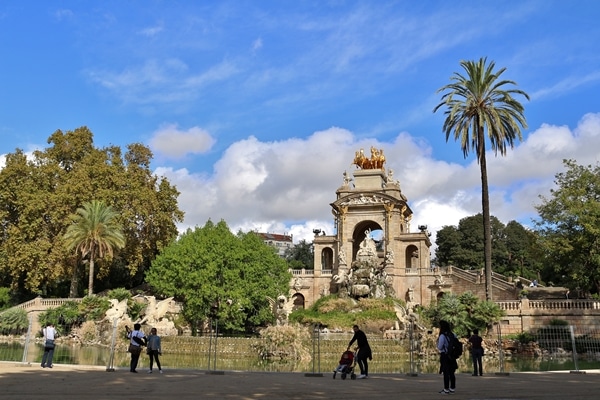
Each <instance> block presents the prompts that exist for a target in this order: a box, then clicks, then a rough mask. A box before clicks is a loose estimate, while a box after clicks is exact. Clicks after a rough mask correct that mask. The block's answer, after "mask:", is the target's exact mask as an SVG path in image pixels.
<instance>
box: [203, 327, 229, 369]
mask: <svg viewBox="0 0 600 400" xmlns="http://www.w3.org/2000/svg"><path fill="white" fill-rule="evenodd" d="M214 322H215V330H214V336H215V345H214V350H213V343H212V338H213V320H212V319H211V320H210V332H209V340H208V371H207V372H206V373H207V374H211V375H225V371H217V339H218V337H219V320H218V319H216V318H215V320H214ZM211 356H212V362H213V366H212V369H211V366H210V360H211Z"/></svg>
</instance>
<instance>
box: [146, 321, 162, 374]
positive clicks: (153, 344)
mask: <svg viewBox="0 0 600 400" xmlns="http://www.w3.org/2000/svg"><path fill="white" fill-rule="evenodd" d="M146 352H147V353H148V356H150V369H149V370H148V373H149V374H151V373H152V367H153V365H154V360H156V366H157V367H158V372H160V373H161V374H162V373H163V372H162V368H161V367H160V360H159V359H158V356H159V355H160V354H162V351H161V349H160V336H158V334H157V331H156V328H152V329H150V335H148V348H147V350H146Z"/></svg>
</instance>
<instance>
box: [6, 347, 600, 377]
mask: <svg viewBox="0 0 600 400" xmlns="http://www.w3.org/2000/svg"><path fill="white" fill-rule="evenodd" d="M43 351H44V349H43V346H42V345H41V344H38V343H32V344H30V346H29V349H28V352H27V362H29V363H32V364H36V363H40V362H41V358H42V354H43ZM23 352H24V346H23V344H22V343H15V342H13V343H0V360H1V361H14V362H21V361H23ZM338 358H339V357H338V355H335V356H331V357H326V356H324V355H322V356H321V360H320V362H318V361H317V363H315V365H316V366H317V369H318V366H319V365H320V371H317V372H329V371H331V370H333V368H334V367H335V366H336V365H337V361H338ZM109 361H110V349H109V348H106V347H96V346H76V345H62V344H58V345H57V346H56V349H55V351H54V363H56V364H75V365H96V366H108V365H109ZM148 361H149V360H148V357H147V356H146V355H145V354H143V355H142V357H140V363H139V367H140V368H141V369H144V368H148V364H149V362H148ZM161 364H162V365H163V368H165V369H169V368H176V369H199V370H207V369H209V368H208V356H207V354H206V353H196V354H192V353H178V354H174V353H168V352H167V353H164V354H163V355H162V356H161ZM113 366H114V367H116V368H126V367H128V366H129V353H127V352H125V351H117V352H116V353H115V355H114V362H113ZM577 367H578V368H576V366H575V363H574V362H573V360H572V358H570V357H567V358H541V357H525V356H512V357H510V358H505V361H504V365H500V361H499V359H498V358H495V357H492V356H485V357H484V374H493V373H496V372H527V371H572V370H576V369H578V370H582V371H585V370H591V369H600V360H599V359H594V360H586V359H585V358H580V359H579V360H578V363H577ZM438 368H439V363H438V360H437V357H431V358H428V359H416V361H415V363H414V365H413V366H412V368H411V365H410V359H409V357H408V354H406V355H405V356H402V357H395V358H394V356H391V357H388V356H386V355H385V354H376V355H375V358H374V360H373V361H372V362H371V363H369V370H370V372H372V373H373V374H377V373H379V374H407V373H411V372H414V373H419V374H435V373H437V372H438ZM210 369H213V368H212V365H211V368H210ZM216 369H217V370H223V371H256V372H313V364H312V362H310V361H305V362H285V361H283V362H282V361H268V360H261V359H259V358H258V357H257V356H256V355H250V354H246V355H240V354H229V355H225V356H223V357H218V358H217V363H216ZM471 371H472V364H471V360H470V358H469V357H468V355H465V356H464V357H463V358H461V360H459V372H460V373H470V372H471Z"/></svg>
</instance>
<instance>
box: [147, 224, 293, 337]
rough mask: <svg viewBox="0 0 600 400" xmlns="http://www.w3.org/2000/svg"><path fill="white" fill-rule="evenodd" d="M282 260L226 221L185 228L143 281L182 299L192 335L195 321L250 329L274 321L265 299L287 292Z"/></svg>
mask: <svg viewBox="0 0 600 400" xmlns="http://www.w3.org/2000/svg"><path fill="white" fill-rule="evenodd" d="M290 279H291V275H290V273H289V272H288V271H287V266H286V263H285V260H283V259H282V258H280V257H279V256H278V255H277V254H276V253H275V252H274V251H273V249H272V248H271V247H270V246H268V245H266V244H265V243H263V241H262V240H261V239H260V238H259V237H258V236H257V235H256V234H255V233H253V232H250V233H242V232H239V233H238V234H237V235H234V234H233V233H231V231H230V230H229V227H228V226H227V224H226V223H225V221H220V222H219V223H217V224H214V223H213V222H212V221H210V220H209V221H208V222H207V223H206V224H205V225H204V227H202V228H198V227H196V228H195V229H194V230H191V229H188V231H187V232H186V233H184V234H183V235H181V237H180V238H179V239H178V240H177V241H175V242H173V243H171V245H169V246H167V247H166V248H165V249H164V250H163V251H162V252H161V254H160V255H159V256H158V257H157V258H156V259H155V260H154V262H153V263H152V267H151V268H150V270H149V271H148V275H147V282H148V283H149V284H150V285H151V286H152V287H153V288H154V289H155V290H156V291H157V292H158V293H160V294H162V295H165V296H173V297H175V298H176V299H177V300H179V301H181V302H182V303H183V315H184V316H185V318H186V320H187V321H188V322H190V323H191V324H192V332H193V334H196V330H197V327H198V326H199V324H200V323H202V322H204V321H206V320H207V319H209V318H213V319H217V320H218V321H219V325H220V327H222V328H220V329H225V330H229V331H238V332H239V331H243V330H250V329H252V328H253V327H254V326H257V325H261V324H265V323H267V322H270V321H272V320H273V314H272V310H271V307H270V305H269V302H268V299H267V298H268V297H271V298H276V297H277V296H278V295H280V294H286V295H287V293H288V292H289V282H290Z"/></svg>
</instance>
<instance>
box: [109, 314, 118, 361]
mask: <svg viewBox="0 0 600 400" xmlns="http://www.w3.org/2000/svg"><path fill="white" fill-rule="evenodd" d="M116 346H117V319H116V318H115V319H114V320H113V332H112V339H111V341H110V356H109V357H108V365H107V366H106V371H107V372H115V348H116Z"/></svg>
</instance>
